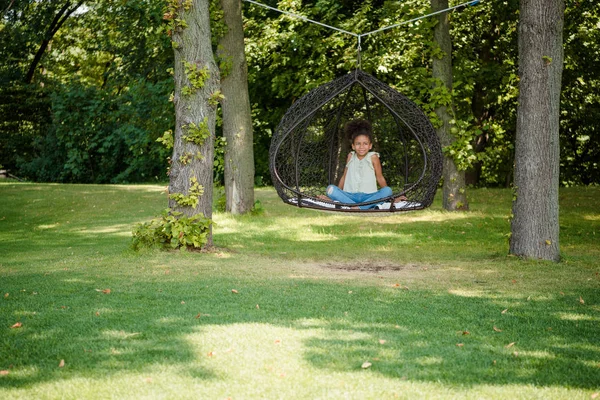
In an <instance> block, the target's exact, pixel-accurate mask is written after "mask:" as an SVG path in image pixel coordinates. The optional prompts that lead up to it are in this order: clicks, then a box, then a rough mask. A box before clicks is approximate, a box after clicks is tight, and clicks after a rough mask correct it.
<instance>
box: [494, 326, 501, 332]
mask: <svg viewBox="0 0 600 400" xmlns="http://www.w3.org/2000/svg"><path fill="white" fill-rule="evenodd" d="M494 330H495V331H496V332H502V329H499V328H496V327H495V326H494Z"/></svg>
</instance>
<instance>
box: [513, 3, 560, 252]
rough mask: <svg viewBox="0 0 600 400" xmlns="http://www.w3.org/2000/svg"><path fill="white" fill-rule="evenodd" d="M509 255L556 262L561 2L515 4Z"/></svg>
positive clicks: (558, 250) (557, 244)
mask: <svg viewBox="0 0 600 400" xmlns="http://www.w3.org/2000/svg"><path fill="white" fill-rule="evenodd" d="M520 18H521V20H520V23H519V76H520V84H519V92H520V95H519V106H518V109H517V136H516V143H515V200H514V202H513V216H514V217H513V220H512V226H511V230H512V234H511V241H510V253H511V254H514V255H518V256H523V257H527V258H540V259H545V260H552V261H559V259H560V249H559V242H558V236H559V221H558V187H559V163H560V147H559V117H560V93H561V79H562V70H563V58H564V56H563V25H564V0H521V4H520Z"/></svg>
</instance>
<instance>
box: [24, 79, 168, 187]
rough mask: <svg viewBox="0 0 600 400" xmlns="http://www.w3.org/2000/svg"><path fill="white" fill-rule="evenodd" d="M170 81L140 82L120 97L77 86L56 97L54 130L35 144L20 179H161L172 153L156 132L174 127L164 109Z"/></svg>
mask: <svg viewBox="0 0 600 400" xmlns="http://www.w3.org/2000/svg"><path fill="white" fill-rule="evenodd" d="M171 85H172V83H171V81H170V80H169V81H164V82H160V83H158V84H151V83H150V82H147V81H141V82H138V83H135V84H133V83H132V85H131V87H129V88H128V89H126V90H123V91H122V92H121V93H118V92H115V91H114V90H112V88H110V89H106V90H102V89H98V88H96V87H94V86H87V85H83V84H81V83H73V84H70V85H63V86H61V90H60V91H57V92H55V94H53V95H52V114H53V118H54V119H53V125H52V127H51V129H49V130H48V132H47V133H46V134H45V135H44V136H41V137H39V138H37V139H36V140H35V142H34V152H33V154H32V155H31V156H30V157H29V158H25V157H22V158H20V160H19V168H20V171H21V174H23V175H24V176H26V177H29V178H31V179H34V180H42V181H55V182H85V183H119V182H140V181H142V182H143V181H156V180H162V179H163V177H164V171H165V168H166V161H165V160H166V159H167V157H168V155H169V153H170V152H169V151H168V149H166V148H165V147H163V146H158V145H156V141H157V139H158V137H157V136H156V135H155V134H154V132H164V131H165V130H167V129H169V128H170V127H171V126H172V123H173V116H172V114H171V112H170V110H169V109H168V108H166V107H165V104H168V103H167V101H166V99H165V98H166V93H168V92H169V91H170V90H171Z"/></svg>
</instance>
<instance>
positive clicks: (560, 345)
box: [0, 272, 600, 389]
mask: <svg viewBox="0 0 600 400" xmlns="http://www.w3.org/2000/svg"><path fill="white" fill-rule="evenodd" d="M25 282H26V284H25V285H24V283H25ZM102 282H103V284H105V285H107V286H110V287H111V293H110V294H105V293H102V292H101V291H98V290H96V289H98V288H97V286H98V285H99V284H98V283H97V282H93V279H91V278H90V275H85V276H83V275H73V274H70V273H68V272H64V273H62V272H56V273H52V274H50V275H46V276H41V275H40V274H31V275H26V274H20V275H19V276H12V277H9V278H7V279H4V280H3V290H6V291H10V292H11V295H10V296H9V297H8V298H6V299H3V301H1V302H0V304H1V306H0V310H1V313H0V315H1V316H0V326H1V328H0V334H1V337H2V339H1V342H0V355H1V360H2V365H0V369H7V368H9V366H12V367H11V369H14V371H16V372H15V373H11V374H9V375H7V376H3V377H1V379H0V387H17V388H24V387H30V386H32V385H35V384H37V383H41V382H45V381H54V380H61V379H65V378H66V377H74V376H77V377H87V378H98V377H103V376H107V375H116V374H123V373H128V372H135V373H147V372H148V371H152V369H153V368H156V366H157V365H167V366H181V368H183V370H182V373H184V374H187V375H189V376H191V377H194V378H197V379H202V380H212V379H222V377H221V376H220V375H219V373H218V372H215V371H213V370H212V369H211V367H210V366H205V365H206V364H205V363H204V362H203V360H204V359H205V358H206V353H205V352H206V349H204V348H201V346H199V345H198V344H194V343H191V342H190V341H189V335H190V334H198V333H200V334H201V333H202V332H203V331H204V330H206V329H210V328H212V327H215V326H223V327H226V326H229V325H234V324H235V325H236V326H239V325H240V324H251V325H253V326H255V328H253V329H260V325H258V327H256V326H257V325H256V324H267V325H272V326H280V327H286V328H291V329H294V330H297V331H299V332H304V331H307V330H310V331H311V332H312V333H311V334H306V335H304V336H303V337H304V338H305V339H303V342H302V347H303V350H302V351H303V354H301V355H299V357H301V358H303V359H304V360H305V361H307V362H308V363H310V364H311V365H313V366H315V367H317V368H320V369H322V370H324V371H330V372H350V371H357V370H360V366H361V364H362V363H363V362H365V361H369V362H371V363H372V364H373V365H372V367H371V370H372V371H373V372H375V373H378V374H381V375H382V376H385V377H388V378H394V379H409V380H416V381H428V382H443V383H446V384H450V385H460V386H470V385H475V384H492V385H499V384H511V383H515V384H528V385H537V386H560V387H576V388H589V389H591V388H597V386H598V385H599V384H600V374H599V373H598V372H599V370H600V365H599V363H600V343H598V341H597V338H598V336H597V328H598V324H599V321H600V317H599V315H598V312H597V311H594V309H593V308H590V307H584V306H579V304H577V302H573V301H571V300H572V299H567V298H565V297H556V298H548V297H545V298H542V297H540V298H535V297H534V298H532V299H530V300H527V299H525V298H509V297H507V296H503V295H493V294H490V295H487V296H480V297H468V296H461V295H455V294H451V293H442V294H433V293H432V292H428V291H406V290H398V289H393V288H382V287H379V288H375V287H363V286H357V287H352V285H351V284H341V283H337V284H334V283H322V282H318V281H314V280H301V279H298V280H290V279H285V280H284V279H282V280H271V281H269V282H265V283H257V282H256V281H249V280H244V279H239V278H236V279H235V280H234V279H233V278H232V279H231V280H228V279H227V278H223V277H221V278H220V279H215V278H210V277H199V278H196V279H195V280H194V281H192V282H177V281H169V282H165V281H160V280H156V279H136V281H135V283H132V282H128V281H125V282H124V281H123V280H121V279H118V278H112V279H108V280H107V279H103V280H102ZM234 285H235V287H237V288H238V289H239V290H240V295H232V294H231V287H233V286H234ZM23 286H25V287H26V289H25V291H21V290H22V289H20V288H21V287H23ZM100 289H102V287H101V288H100ZM349 289H350V290H349ZM32 290H36V292H33V291H32ZM350 292H351V293H350ZM36 293H37V294H36ZM582 294H583V296H585V297H586V298H587V299H588V302H589V303H591V304H597V303H598V301H599V300H600V299H599V298H598V293H597V292H593V291H588V292H583V293H582ZM182 299H185V301H184V302H182ZM256 304H260V305H261V306H260V309H256V307H255V305H256ZM506 308H508V311H507V312H505V313H504V314H503V313H502V310H503V309H506ZM198 313H202V316H201V317H199V318H196V316H197V315H198ZM16 321H21V322H22V324H23V325H22V327H21V328H15V329H11V328H9V326H11V325H12V324H13V323H14V322H16ZM494 327H496V328H497V329H496V330H494ZM500 331H501V332H500ZM315 332H317V333H316V334H315ZM301 335H302V333H301ZM238 340H244V338H243V337H239V339H238ZM510 343H514V344H513V345H510V346H509V344H510ZM507 346H508V347H507ZM61 359H65V360H66V362H67V365H66V367H65V368H63V369H61V368H58V363H59V361H60V360H61ZM192 364H193V365H195V366H194V367H190V365H192Z"/></svg>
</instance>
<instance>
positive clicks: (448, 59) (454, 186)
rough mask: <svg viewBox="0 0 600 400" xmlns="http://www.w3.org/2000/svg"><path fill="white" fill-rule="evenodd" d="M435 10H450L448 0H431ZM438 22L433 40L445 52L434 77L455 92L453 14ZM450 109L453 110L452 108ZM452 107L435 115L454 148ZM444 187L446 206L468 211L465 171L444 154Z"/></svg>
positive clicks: (437, 61) (443, 139) (436, 63)
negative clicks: (453, 75)
mask: <svg viewBox="0 0 600 400" xmlns="http://www.w3.org/2000/svg"><path fill="white" fill-rule="evenodd" d="M431 8H432V9H433V11H439V10H443V9H446V8H448V0H431ZM436 18H437V20H438V23H437V25H436V26H435V29H434V32H433V40H434V42H435V43H436V44H437V45H438V46H439V47H440V49H441V50H442V52H443V56H442V57H441V58H438V57H433V77H434V78H436V79H439V80H440V81H442V83H443V85H444V86H445V87H446V88H447V89H448V91H449V92H450V93H452V39H451V38H450V20H449V18H450V14H449V13H442V14H439V15H438V16H437V17H436ZM449 107H450V109H449ZM451 107H452V106H451V105H450V106H440V107H438V108H436V110H435V113H436V114H437V116H438V118H439V119H440V120H441V121H442V126H441V127H440V128H438V129H437V134H438V137H439V138H440V142H441V144H442V146H449V145H451V144H452V143H453V142H454V141H455V140H456V139H455V138H454V136H453V135H452V133H451V132H450V128H451V123H450V121H451V120H452V116H451V115H450V111H451ZM443 178H444V186H443V198H442V203H443V207H444V209H445V210H448V211H457V210H467V209H468V208H469V204H468V202H467V195H466V190H465V189H466V186H465V171H461V170H459V169H458V168H457V167H456V164H455V163H454V159H453V158H452V157H451V156H450V155H444V170H443Z"/></svg>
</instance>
